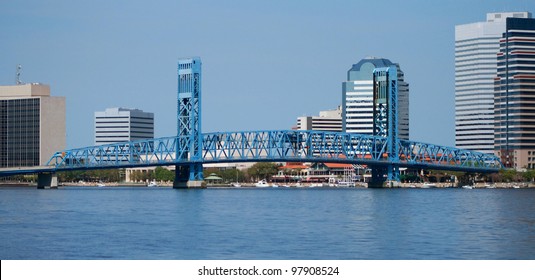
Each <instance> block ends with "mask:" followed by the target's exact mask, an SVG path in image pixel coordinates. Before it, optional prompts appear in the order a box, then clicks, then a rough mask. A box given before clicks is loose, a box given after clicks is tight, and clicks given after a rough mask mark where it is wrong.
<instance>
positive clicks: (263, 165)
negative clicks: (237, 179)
mask: <svg viewBox="0 0 535 280" xmlns="http://www.w3.org/2000/svg"><path fill="white" fill-rule="evenodd" d="M247 173H248V174H249V176H251V177H253V178H255V179H267V180H269V179H271V176H273V175H275V174H277V173H278V166H277V165H276V164H274V163H271V162H258V163H255V164H254V165H253V166H251V167H250V168H249V169H248V170H247Z"/></svg>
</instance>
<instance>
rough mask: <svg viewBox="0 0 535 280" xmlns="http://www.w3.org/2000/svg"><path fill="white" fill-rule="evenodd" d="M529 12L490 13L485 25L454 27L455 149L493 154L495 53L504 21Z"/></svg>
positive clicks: (478, 23)
mask: <svg viewBox="0 0 535 280" xmlns="http://www.w3.org/2000/svg"><path fill="white" fill-rule="evenodd" d="M511 17H514V18H529V17H531V15H530V13H527V12H518V13H517V12H515V13H489V14H487V21H486V22H476V23H470V24H463V25H457V26H455V146H457V147H458V148H462V149H469V150H474V151H478V152H483V153H488V154H492V153H494V78H495V77H496V63H497V60H496V53H498V51H499V49H500V39H501V37H502V33H503V32H505V25H506V19H507V18H511Z"/></svg>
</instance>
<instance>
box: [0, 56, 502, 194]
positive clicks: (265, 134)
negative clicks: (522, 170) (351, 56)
mask: <svg viewBox="0 0 535 280" xmlns="http://www.w3.org/2000/svg"><path fill="white" fill-rule="evenodd" d="M396 71H397V69H396V68H395V67H389V68H386V69H384V68H381V69H376V71H375V72H374V104H375V106H374V134H373V135H363V134H352V133H343V132H324V131H301V130H270V131H250V132H243V131H241V132H214V133H201V129H200V125H201V124H200V104H201V96H200V91H201V90H200V78H201V76H200V75H201V72H200V59H199V58H191V59H184V60H180V61H179V66H178V74H179V86H178V112H177V115H178V135H177V136H172V137H163V138H156V139H147V140H139V141H131V142H122V143H114V144H107V145H100V146H92V147H85V148H78V149H69V150H64V151H58V152H56V153H55V154H54V155H53V156H52V157H51V159H50V160H49V161H48V163H47V164H46V166H39V167H20V168H10V169H0V176H5V175H15V174H29V173H38V174H40V178H39V182H38V187H43V186H46V185H53V184H54V179H53V178H54V176H53V174H54V173H55V172H58V171H69V170H91V169H109V168H130V167H146V166H168V165H175V166H176V169H175V173H176V174H175V175H176V176H175V184H174V186H175V187H201V186H202V180H203V178H202V164H204V163H223V162H261V161H269V162H337V163H350V164H361V165H366V166H368V167H369V168H370V169H371V170H372V182H371V184H370V185H371V186H377V187H381V186H383V185H384V182H386V181H399V168H401V167H408V168H418V169H432V170H452V171H465V172H476V173H489V172H497V171H499V170H500V169H501V168H503V165H502V163H501V162H500V160H499V158H498V157H496V156H494V155H489V154H484V153H479V152H474V151H469V150H463V149H457V148H452V147H445V146H440V145H434V144H428V143H421V142H415V141H408V140H402V139H398V138H397V84H396V82H397V72H396Z"/></svg>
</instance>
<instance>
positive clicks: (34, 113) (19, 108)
mask: <svg viewBox="0 0 535 280" xmlns="http://www.w3.org/2000/svg"><path fill="white" fill-rule="evenodd" d="M65 139H66V133H65V97H60V96H50V86H48V85H44V84H38V83H31V84H18V85H12V86H0V167H19V166H37V165H44V164H46V163H47V161H48V160H49V159H50V158H51V157H52V155H54V153H55V152H57V151H60V150H64V149H65V142H66V140H65Z"/></svg>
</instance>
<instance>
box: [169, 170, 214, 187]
mask: <svg viewBox="0 0 535 280" xmlns="http://www.w3.org/2000/svg"><path fill="white" fill-rule="evenodd" d="M190 168H191V167H190V166H189V165H175V181H174V182H173V188H174V189H193V188H206V184H205V183H204V180H192V179H191V172H190ZM201 170H202V165H201Z"/></svg>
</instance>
